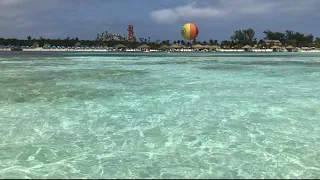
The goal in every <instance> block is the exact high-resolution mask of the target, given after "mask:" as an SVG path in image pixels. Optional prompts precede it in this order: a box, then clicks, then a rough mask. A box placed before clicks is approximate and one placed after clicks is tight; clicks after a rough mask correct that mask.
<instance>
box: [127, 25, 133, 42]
mask: <svg viewBox="0 0 320 180" xmlns="http://www.w3.org/2000/svg"><path fill="white" fill-rule="evenodd" d="M133 39H134V32H133V25H129V26H128V40H129V41H132V40H133Z"/></svg>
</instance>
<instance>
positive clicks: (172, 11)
mask: <svg viewBox="0 0 320 180" xmlns="http://www.w3.org/2000/svg"><path fill="white" fill-rule="evenodd" d="M319 10H320V0H0V37H15V38H23V39H26V38H27V36H29V35H30V36H32V37H37V38H38V37H39V36H44V37H49V38H57V37H60V38H65V37H67V36H70V37H79V38H80V39H94V38H95V36H96V34H97V33H100V32H102V31H105V30H107V31H109V32H118V33H121V34H127V26H128V25H129V24H133V25H134V30H135V35H136V36H137V37H151V38H152V39H154V40H155V39H161V40H164V39H170V40H174V39H181V35H180V30H181V26H182V25H183V24H184V23H186V22H194V23H195V24H197V26H198V27H199V36H198V39H199V40H207V39H218V40H222V39H229V38H230V36H231V34H232V33H233V31H234V30H236V29H243V28H249V27H251V28H254V29H255V30H256V36H257V38H262V37H263V35H262V31H263V30H265V29H270V30H273V31H284V30H286V29H290V30H293V31H300V32H303V33H312V34H314V35H315V36H320V23H319V22H320V14H319V13H318V12H319Z"/></svg>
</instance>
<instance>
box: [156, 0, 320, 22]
mask: <svg viewBox="0 0 320 180" xmlns="http://www.w3.org/2000/svg"><path fill="white" fill-rule="evenodd" d="M319 6H320V1H319V0H303V1H298V0H219V1H218V3H216V4H214V5H213V4H208V5H207V6H205V7H204V6H199V5H198V4H197V3H196V2H194V3H191V4H186V5H181V6H177V7H173V8H167V9H159V10H155V11H152V12H151V13H150V17H151V19H152V20H154V21H156V22H158V23H173V22H176V21H179V20H190V19H192V20H194V19H205V18H207V19H212V18H219V19H222V18H224V19H237V18H238V19H239V18H240V19H241V18H245V17H261V16H266V15H267V16H270V17H271V16H281V15H284V16H286V15H290V16H301V15H305V14H307V13H310V14H311V13H314V12H316V11H317V10H319V8H318V7H319Z"/></svg>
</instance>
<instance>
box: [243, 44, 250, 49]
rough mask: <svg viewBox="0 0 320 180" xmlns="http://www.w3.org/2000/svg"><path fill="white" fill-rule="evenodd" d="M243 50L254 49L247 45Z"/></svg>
mask: <svg viewBox="0 0 320 180" xmlns="http://www.w3.org/2000/svg"><path fill="white" fill-rule="evenodd" d="M242 48H243V49H252V47H251V46H249V45H245V46H243V47H242Z"/></svg>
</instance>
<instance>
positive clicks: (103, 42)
mask: <svg viewBox="0 0 320 180" xmlns="http://www.w3.org/2000/svg"><path fill="white" fill-rule="evenodd" d="M263 34H264V38H263V39H259V40H258V39H257V38H255V30H253V29H252V28H248V29H242V30H241V29H240V30H236V31H234V33H233V35H232V36H231V37H230V39H229V40H223V41H221V42H218V40H213V39H210V40H208V41H202V42H200V41H198V40H197V39H195V40H193V41H192V42H189V41H186V40H181V39H180V40H174V41H170V40H162V41H161V40H154V41H152V40H151V38H150V37H146V38H142V37H140V38H134V40H131V41H128V40H127V39H128V38H127V37H126V36H121V35H120V34H114V33H109V32H108V31H105V32H103V33H100V34H97V37H96V39H95V40H80V39H79V38H77V37H76V38H70V37H67V38H65V39H49V38H45V37H42V36H40V37H39V38H32V37H31V36H28V37H27V38H26V39H25V40H23V39H16V38H8V39H5V38H0V45H2V46H8V45H11V46H35V44H38V45H37V46H41V47H42V46H46V45H51V46H65V47H72V46H74V45H75V44H76V43H78V44H79V43H80V44H81V46H87V47H92V46H108V47H113V46H116V45H118V44H123V45H125V46H126V47H129V48H135V47H138V46H140V45H142V44H147V45H149V46H150V47H151V48H153V49H158V48H160V47H161V46H163V45H168V46H169V45H172V44H177V45H182V46H190V45H191V44H202V45H220V46H221V47H222V48H241V47H243V46H246V45H250V46H255V47H260V48H266V47H267V46H272V45H273V44H272V43H271V44H270V43H269V44H268V43H266V41H267V40H278V42H280V43H281V45H282V46H289V45H290V46H293V47H315V48H320V38H319V37H314V36H313V35H312V34H304V33H301V32H294V31H291V30H286V31H285V32H276V31H271V30H265V31H264V32H263Z"/></svg>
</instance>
